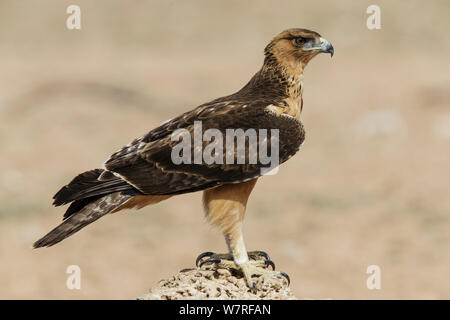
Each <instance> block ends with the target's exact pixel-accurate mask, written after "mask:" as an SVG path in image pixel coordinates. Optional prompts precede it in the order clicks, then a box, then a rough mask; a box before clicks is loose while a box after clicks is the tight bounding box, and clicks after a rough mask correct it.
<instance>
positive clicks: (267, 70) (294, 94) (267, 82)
mask: <svg viewBox="0 0 450 320" xmlns="http://www.w3.org/2000/svg"><path fill="white" fill-rule="evenodd" d="M302 88H303V68H301V67H297V66H295V67H291V66H281V65H279V64H273V63H267V61H265V63H264V65H263V66H262V68H261V70H259V71H258V72H257V73H256V74H255V75H254V76H253V78H252V79H251V80H250V81H249V82H248V83H247V85H246V86H245V87H243V88H242V89H241V90H240V91H239V93H244V94H251V93H256V92H259V93H261V94H262V95H263V96H264V98H267V99H273V100H274V103H279V102H282V101H283V100H285V99H291V100H298V99H301V96H302V93H303V89H302Z"/></svg>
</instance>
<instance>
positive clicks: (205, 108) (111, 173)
mask: <svg viewBox="0 0 450 320" xmlns="http://www.w3.org/2000/svg"><path fill="white" fill-rule="evenodd" d="M320 52H327V53H330V54H331V55H332V54H333V52H334V51H333V47H332V46H331V44H330V43H329V42H328V41H326V40H324V39H322V38H321V37H320V35H319V34H318V33H316V32H314V31H310V30H306V29H289V30H286V31H283V32H282V33H280V34H279V35H278V36H276V37H275V38H274V39H273V40H272V41H271V42H270V43H269V44H268V45H267V47H266V48H265V51H264V54H265V59H264V64H263V66H262V68H261V69H260V70H259V71H258V72H257V73H256V74H255V75H254V76H253V77H252V78H251V80H250V81H249V82H248V83H247V84H246V85H245V86H244V87H243V88H242V89H241V90H239V91H238V92H236V93H234V94H231V95H228V96H225V97H222V98H218V99H215V100H213V101H211V102H208V103H205V104H202V105H200V106H198V107H197V108H195V109H193V110H191V111H188V112H186V113H184V114H182V115H180V116H178V117H175V118H173V119H171V120H169V121H166V122H165V123H163V124H162V125H160V126H159V127H157V128H155V129H153V130H151V131H150V132H148V133H147V134H146V135H144V136H142V137H140V138H138V139H135V140H134V141H133V142H131V143H130V144H128V145H127V146H125V147H124V148H122V149H120V150H119V151H117V152H116V153H114V154H113V155H111V157H110V158H109V159H108V160H107V161H106V162H105V164H104V169H95V170H91V171H87V172H85V173H82V174H80V175H78V176H77V177H76V178H74V179H73V180H72V181H71V182H70V183H69V184H68V185H66V186H64V187H63V188H62V189H61V190H60V191H59V192H58V193H56V195H55V196H54V204H55V205H56V206H59V205H64V204H68V203H70V206H69V208H68V209H67V211H66V213H65V215H64V220H63V222H62V223H61V224H60V225H59V226H58V227H56V228H55V229H53V230H52V231H50V232H49V233H48V234H47V235H46V236H44V237H43V238H42V239H40V240H38V241H36V243H35V244H34V247H35V248H38V247H43V246H52V245H54V244H56V243H58V242H60V241H61V240H63V239H65V238H66V237H68V236H70V235H72V234H73V233H75V232H77V231H78V230H80V229H81V228H83V227H84V226H86V225H88V224H89V223H91V222H93V221H95V220H97V219H99V218H100V217H102V216H104V215H106V214H108V213H113V212H117V211H120V210H122V209H132V208H137V209H139V208H142V207H144V206H146V205H149V204H153V203H156V202H159V201H162V200H165V199H167V198H169V197H171V196H174V195H177V194H182V193H189V192H195V191H201V190H206V191H205V192H204V197H203V201H204V208H205V211H206V215H207V217H208V218H209V219H210V221H211V223H213V224H214V225H216V226H218V227H219V229H220V230H221V231H222V232H223V233H224V235H225V238H226V240H227V243H228V245H229V248H230V252H231V253H232V255H233V257H234V260H235V262H236V263H237V264H238V265H242V264H243V263H245V262H246V261H248V257H247V253H246V251H245V250H244V249H245V246H244V244H243V240H242V234H241V224H242V220H243V217H244V213H245V209H246V204H247V199H248V197H249V195H250V192H251V191H252V189H253V187H254V186H255V183H256V180H257V178H258V177H260V176H261V174H262V173H261V168H262V167H264V166H263V165H262V164H261V163H256V164H249V163H248V161H246V163H245V164H237V163H236V162H237V159H236V157H237V155H236V153H235V154H234V160H235V161H234V164H226V161H225V154H224V155H223V164H220V163H212V164H206V163H202V164H194V163H191V164H178V165H177V164H174V162H173V161H172V160H171V151H172V148H173V147H174V146H175V145H176V144H177V143H178V141H172V139H171V136H172V134H173V133H174V132H175V131H176V130H177V129H186V130H187V131H188V132H189V133H190V134H191V136H193V134H194V122H195V121H202V128H203V132H204V131H205V130H207V129H210V128H214V129H217V130H219V131H220V132H222V133H223V134H224V136H225V133H226V130H227V129H243V130H244V131H245V130H247V129H256V130H258V129H267V130H268V131H270V129H277V130H279V163H280V164H281V163H283V162H285V161H286V160H288V159H289V158H290V157H292V156H293V155H294V154H295V153H296V152H297V151H298V150H299V148H300V146H301V144H302V143H303V141H304V138H305V132H304V128H303V125H302V124H301V122H300V121H299V117H300V113H301V111H302V108H303V100H302V93H303V70H304V68H305V66H306V65H307V63H308V62H309V61H310V60H311V59H312V58H313V57H314V56H315V55H317V54H318V53H320ZM258 143H259V141H258ZM268 143H269V146H268V148H270V143H271V141H270V139H268ZM204 145H205V144H204ZM204 145H203V146H204ZM191 154H192V157H193V152H191ZM245 156H246V160H248V158H249V153H248V151H247V150H246V155H245Z"/></svg>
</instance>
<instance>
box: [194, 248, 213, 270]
mask: <svg viewBox="0 0 450 320" xmlns="http://www.w3.org/2000/svg"><path fill="white" fill-rule="evenodd" d="M213 254H214V252H211V251H206V252H203V253H201V254H200V255H199V256H198V257H197V259H195V266H196V267H198V262H199V261H200V260H202V259H203V258H204V257H211V256H212V255H213ZM200 267H201V265H200Z"/></svg>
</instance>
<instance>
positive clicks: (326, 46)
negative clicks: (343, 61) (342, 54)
mask: <svg viewBox="0 0 450 320" xmlns="http://www.w3.org/2000/svg"><path fill="white" fill-rule="evenodd" d="M319 40H320V52H324V53H329V54H330V56H331V57H333V54H334V48H333V45H332V44H331V42H330V41H328V40H326V39H324V38H320V39H319Z"/></svg>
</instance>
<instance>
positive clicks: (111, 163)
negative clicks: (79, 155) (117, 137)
mask: <svg viewBox="0 0 450 320" xmlns="http://www.w3.org/2000/svg"><path fill="white" fill-rule="evenodd" d="M266 105H267V104H264V103H260V102H258V103H257V104H252V103H248V104H243V103H237V102H233V103H230V101H228V102H223V101H220V100H219V101H218V102H212V103H210V104H205V105H202V106H200V107H198V108H196V109H194V110H192V111H190V112H187V113H185V114H183V115H181V116H179V117H177V118H174V119H172V120H169V121H167V122H166V123H164V124H162V125H161V126H159V127H158V128H156V129H154V130H152V131H150V132H149V133H148V134H147V135H145V136H144V137H141V138H139V139H136V140H135V141H133V142H132V143H131V144H129V145H128V146H126V147H124V148H123V149H121V150H119V151H118V152H116V153H115V154H113V155H112V156H111V157H110V158H109V159H108V160H107V161H106V163H105V168H106V169H107V170H110V171H112V172H115V173H116V174H118V175H120V177H122V178H123V179H124V180H125V181H126V182H128V183H129V184H130V185H132V186H134V187H135V188H136V189H138V190H139V191H141V192H142V193H144V194H151V195H165V194H181V193H187V192H193V191H198V190H204V189H208V188H212V187H215V186H218V185H221V184H227V183H238V182H243V181H247V180H250V179H254V178H257V177H259V176H261V168H262V167H264V166H263V165H262V164H261V163H259V162H258V163H256V164H248V161H246V164H236V162H237V161H236V156H237V155H236V153H235V161H234V163H235V164H227V163H226V162H225V158H224V159H223V164H215V163H213V164H206V163H204V162H203V163H202V164H194V163H193V161H192V163H191V164H180V165H176V164H175V163H174V162H173V161H172V159H171V152H172V148H173V147H174V146H175V145H176V144H177V143H178V141H172V140H171V134H172V133H173V132H174V131H175V130H176V129H180V128H183V129H186V130H188V131H189V132H190V134H191V137H192V138H193V136H194V133H193V131H194V122H195V121H201V124H202V129H203V132H204V131H205V130H207V129H211V128H214V129H218V130H219V131H220V132H222V134H223V137H225V136H226V129H242V130H244V131H245V130H247V129H250V128H253V129H256V130H258V129H267V130H268V131H269V132H270V129H279V135H280V136H279V143H280V144H279V152H280V153H279V156H280V163H282V162H284V161H286V160H287V159H288V158H289V157H291V156H292V155H294V154H295V153H296V152H297V151H298V149H299V147H300V145H301V143H302V142H303V140H304V130H303V126H302V125H301V123H300V122H299V121H298V120H297V119H295V118H292V117H289V116H276V115H274V114H273V113H271V112H270V111H268V110H267V109H266V108H265V106H266ZM224 140H225V139H224ZM224 144H225V141H224ZM192 148H193V143H192ZM268 149H269V150H270V141H269V144H268ZM224 150H225V146H224ZM247 151H248V150H247ZM193 154H194V151H193V149H191V156H192V157H193ZM224 157H225V155H224ZM246 157H247V158H248V153H247V154H246ZM192 160H193V159H192Z"/></svg>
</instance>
